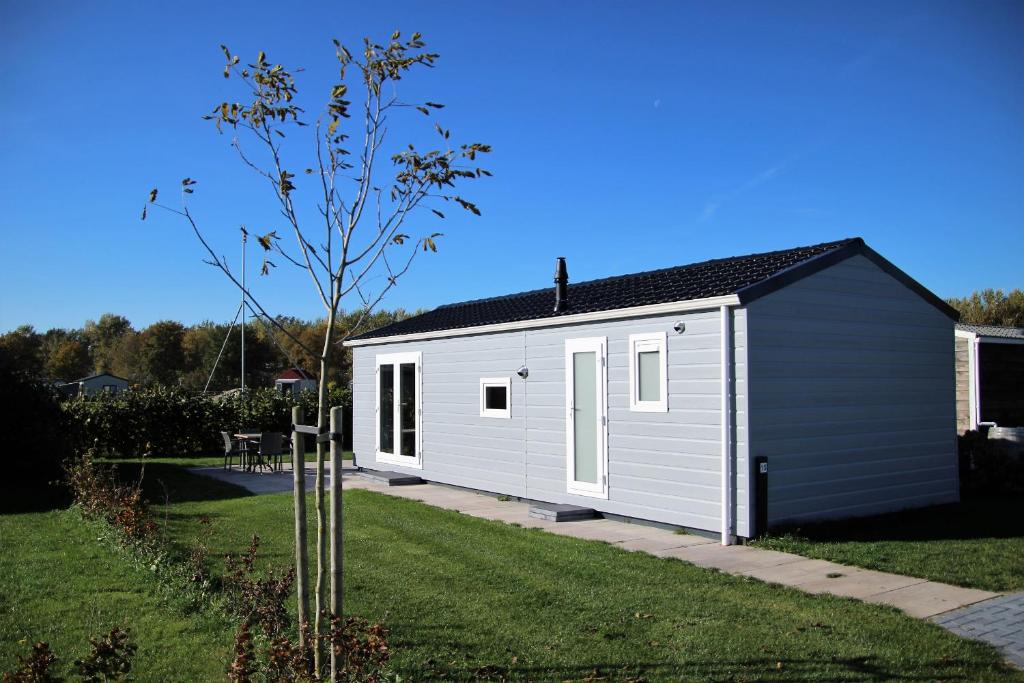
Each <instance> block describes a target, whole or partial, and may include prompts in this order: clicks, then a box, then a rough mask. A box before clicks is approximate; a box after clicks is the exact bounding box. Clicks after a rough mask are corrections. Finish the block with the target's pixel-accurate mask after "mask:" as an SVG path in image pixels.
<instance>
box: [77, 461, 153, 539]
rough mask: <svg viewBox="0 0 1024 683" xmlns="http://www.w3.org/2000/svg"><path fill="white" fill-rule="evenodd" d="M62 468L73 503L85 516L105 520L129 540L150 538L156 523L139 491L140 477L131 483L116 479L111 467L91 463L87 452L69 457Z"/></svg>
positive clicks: (140, 490) (140, 485)
mask: <svg viewBox="0 0 1024 683" xmlns="http://www.w3.org/2000/svg"><path fill="white" fill-rule="evenodd" d="M65 472H66V476H67V483H68V486H69V488H70V489H71V494H72V497H73V498H74V501H75V504H76V505H78V507H79V509H80V510H81V511H82V514H83V515H84V516H85V517H87V518H90V519H102V520H104V521H106V522H107V523H108V524H110V525H111V526H113V527H114V528H115V529H117V530H118V531H119V532H120V533H121V534H122V536H123V537H124V539H125V540H127V541H129V542H141V541H146V540H149V539H152V537H153V536H154V534H155V532H156V529H157V527H156V523H155V522H153V520H152V519H151V518H150V515H149V506H148V505H147V503H146V500H145V498H144V497H143V495H142V484H141V477H140V479H139V481H136V482H133V483H131V484H123V483H120V482H119V481H118V480H117V475H116V473H115V471H114V468H113V467H110V466H104V465H99V464H97V463H95V462H94V461H93V456H92V454H91V453H88V452H87V453H86V454H85V455H83V456H82V457H81V458H78V459H76V460H72V461H69V462H68V463H67V465H66V467H65ZM143 472H145V469H144V468H143Z"/></svg>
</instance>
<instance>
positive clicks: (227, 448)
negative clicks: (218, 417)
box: [220, 432, 245, 469]
mask: <svg viewBox="0 0 1024 683" xmlns="http://www.w3.org/2000/svg"><path fill="white" fill-rule="evenodd" d="M220 436H221V438H222V439H224V469H229V468H230V467H231V460H232V459H233V458H235V457H237V458H238V466H239V467H243V466H244V465H245V448H244V445H243V444H241V443H239V442H238V441H235V440H234V439H232V438H231V434H229V433H228V432H221V433H220Z"/></svg>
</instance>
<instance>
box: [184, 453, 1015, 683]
mask: <svg viewBox="0 0 1024 683" xmlns="http://www.w3.org/2000/svg"><path fill="white" fill-rule="evenodd" d="M193 471H194V472H196V473H197V474H204V475H207V476H210V477H213V478H215V479H220V480H222V481H227V482H231V483H233V484H238V485H239V486H243V487H245V488H247V489H248V490H250V491H252V492H253V493H279V492H284V491H291V490H292V473H291V471H290V466H289V467H288V468H287V470H286V471H284V472H277V473H273V474H256V473H248V472H238V471H230V472H225V471H224V470H223V469H221V468H219V467H204V468H193ZM328 476H329V474H328ZM343 481H344V487H345V488H358V489H366V490H370V491H376V492H378V493H383V494H386V495H390V496H397V497H400V498H409V499H412V500H417V501H420V502H423V503H425V504H427V505H433V506H435V507H440V508H446V509H449V510H456V511H458V512H460V513H463V514H466V515H470V516H472V517H481V518H483V519H490V520H495V521H500V522H506V523H515V524H518V525H520V526H523V527H528V528H538V529H543V530H545V531H548V532H550V533H553V534H558V535H562V536H573V537H575V538H585V539H590V540H595V541H604V542H606V543H611V544H612V545H617V546H619V547H620V548H622V549H624V550H630V551H636V552H645V553H649V554H651V555H655V556H658V557H673V558H676V559H679V560H683V561H686V562H690V563H692V564H695V565H698V566H701V567H708V568H713V569H718V570H720V571H723V572H725V573H728V574H736V575H740V576H750V577H753V578H756V579H760V580H762V581H766V582H769V583H777V584H782V585H784V586H790V587H792V588H797V589H799V590H802V591H805V592H808V593H829V594H832V595H839V596H844V597H850V598H856V599H858V600H863V601H864V602H872V603H877V604H881V605H890V606H892V607H896V608H898V609H900V610H902V611H903V612H905V613H906V614H908V615H910V616H912V617H917V618H920V619H931V620H932V621H934V622H935V623H936V624H939V625H941V626H943V627H945V628H947V629H949V630H950V631H952V632H953V633H956V634H957V635H961V636H964V637H967V638H973V639H977V640H983V641H985V642H988V643H991V644H992V645H995V646H996V647H998V648H1000V650H1001V651H1002V652H1003V653H1004V654H1005V655H1006V657H1007V659H1008V660H1009V661H1010V662H1012V663H1014V664H1016V665H1017V666H1022V667H1024V593H1018V594H1015V595H1007V596H1001V595H1000V594H999V593H991V592H989V591H982V590H976V589H973V588H962V587H960V586H951V585H949V584H944V583H938V582H936V581H928V580H925V579H920V578H914V577H910V576H901V575H899V574H889V573H886V572H878V571H872V570H870V569H860V568H857V567H850V566H846V565H841V564H836V563H834V562H828V561H826V560H811V559H808V558H806V557H802V556H800V555H792V554H790V553H782V552H778V551H775V550H765V549H762V548H754V547H751V546H743V545H734V546H723V545H721V544H720V543H719V542H718V541H717V540H716V539H712V538H706V537H704V536H697V535H693V534H684V535H680V534H677V533H675V532H673V531H670V530H667V529H660V528H655V527H651V526H646V525H643V524H630V523H628V522H619V521H612V520H609V519H590V520H586V521H576V522H552V521H548V520H543V519H537V518H534V517H531V516H530V514H529V505H528V504H527V503H523V502H519V501H512V500H509V501H503V500H500V499H498V498H495V497H494V496H489V495H486V494H482V493H475V492H473V491H468V490H464V489H458V488H453V487H449V486H443V485H437V484H421V485H416V486H391V487H389V486H386V485H384V484H380V483H377V482H374V481H370V480H368V479H366V478H364V477H361V476H359V475H358V474H357V473H356V471H355V470H354V469H351V468H350V467H346V468H345V470H344V474H343ZM313 482H314V478H313V474H312V468H311V465H309V464H307V466H306V486H307V488H312V486H313Z"/></svg>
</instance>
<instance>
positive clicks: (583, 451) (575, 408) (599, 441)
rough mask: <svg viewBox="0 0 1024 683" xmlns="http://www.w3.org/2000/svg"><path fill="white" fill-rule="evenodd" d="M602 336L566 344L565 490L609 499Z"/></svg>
mask: <svg viewBox="0 0 1024 683" xmlns="http://www.w3.org/2000/svg"><path fill="white" fill-rule="evenodd" d="M606 348H607V341H606V339H605V338H604V337H591V338H588V339H569V340H567V341H566V342H565V399H566V430H565V434H566V479H567V481H566V490H567V491H568V492H569V493H575V494H579V495H584V496H594V497H599V498H606V497H607V496H608V477H607V473H608V464H607V463H608V449H607V424H608V420H607V417H608V414H607V406H608V390H607V386H608V380H607V373H606V369H605V365H606V358H607V354H606Z"/></svg>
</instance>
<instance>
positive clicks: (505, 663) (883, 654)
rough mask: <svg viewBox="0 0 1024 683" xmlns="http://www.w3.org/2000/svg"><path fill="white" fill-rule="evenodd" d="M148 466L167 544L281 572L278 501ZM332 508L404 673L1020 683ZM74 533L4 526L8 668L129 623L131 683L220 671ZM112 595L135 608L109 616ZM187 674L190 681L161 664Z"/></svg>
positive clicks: (381, 505)
mask: <svg viewBox="0 0 1024 683" xmlns="http://www.w3.org/2000/svg"><path fill="white" fill-rule="evenodd" d="M159 469H160V471H157V470H156V468H151V469H149V470H148V474H147V478H149V477H150V476H152V477H153V478H154V479H155V478H158V477H159V478H160V479H161V481H162V484H160V485H151V486H150V488H151V490H153V489H159V490H161V491H162V490H168V491H171V492H172V493H174V496H172V498H173V499H175V500H181V501H182V502H177V503H172V504H170V505H167V506H160V507H158V508H157V512H158V514H159V515H160V516H161V518H162V519H165V520H166V525H167V532H168V533H169V536H170V538H172V539H174V540H175V541H176V542H178V543H182V544H185V543H189V542H191V541H192V540H193V539H194V538H196V537H197V536H198V535H199V534H200V533H201V530H202V528H203V527H204V525H203V524H201V523H200V519H202V518H204V517H209V518H210V519H211V520H212V525H211V529H212V537H211V538H210V539H209V543H210V545H211V547H212V548H213V555H214V556H218V557H220V556H222V555H223V554H224V553H226V552H231V551H240V550H241V549H243V548H244V547H245V545H246V544H247V542H248V539H249V537H250V535H251V534H252V533H254V532H255V533H258V534H259V535H260V536H261V538H262V540H263V551H262V560H261V562H262V563H263V564H264V566H276V565H284V564H287V563H289V562H290V560H291V548H292V544H293V540H292V535H291V519H292V516H291V515H292V512H291V501H290V496H289V495H288V494H280V495H269V496H248V495H244V492H243V491H241V490H239V489H237V488H235V487H231V486H227V487H225V486H223V485H221V484H219V483H217V482H211V481H209V480H198V479H197V478H196V477H194V476H192V475H190V474H189V473H187V472H185V471H183V470H182V469H181V468H178V467H174V466H171V465H162V466H161V467H160V468H159ZM310 513H311V517H312V510H310ZM344 515H345V539H346V546H345V576H346V583H345V596H346V611H348V612H351V613H356V614H360V615H362V616H365V617H368V618H370V619H379V620H383V621H384V622H385V623H386V624H387V626H388V627H389V628H390V629H391V631H392V635H391V645H392V648H393V650H394V660H393V663H394V666H395V668H396V670H397V672H398V673H400V674H401V675H402V676H403V678H404V679H405V680H417V681H420V680H476V679H481V678H491V679H493V680H501V679H517V680H534V681H545V680H553V681H564V680H585V679H587V680H594V678H597V677H604V678H601V680H622V681H625V680H647V681H656V680H672V681H676V680H737V681H739V680H747V681H752V680H766V681H768V680H778V681H821V680H855V681H877V680H906V681H909V680H914V681H918V680H933V679H938V680H977V681H982V680H996V679H999V680H1005V681H1024V674H1022V673H1021V672H1017V671H1010V670H1007V669H1004V668H1003V667H1002V665H1001V664H999V657H998V655H997V653H996V652H995V651H994V650H993V649H991V648H990V647H988V646H986V645H983V644H980V643H975V642H971V641H967V640H962V639H959V638H956V637H955V636H953V635H951V634H949V633H947V632H945V631H943V630H942V629H940V628H939V627H937V626H935V625H933V624H930V623H928V622H924V621H919V620H915V619H911V618H909V617H906V616H904V615H902V614H901V613H899V612H897V611H896V610H893V609H889V608H885V607H880V606H874V605H867V604H864V603H859V602H856V601H852V600H845V599H840V598H833V597H829V596H810V595H805V594H802V593H799V592H797V591H794V590H791V589H787V588H782V587H779V586H769V585H767V584H763V583H760V582H758V581H754V580H751V579H742V578H737V577H732V576H727V575H724V574H719V573H717V572H714V571H709V570H704V569H699V568H697V567H694V566H692V565H688V564H686V563H683V562H679V561H675V560H668V559H659V558H655V557H652V556H649V555H645V554H642V553H628V552H625V551H622V550H619V549H617V548H614V547H612V546H610V545H607V544H602V543H596V542H590V541H583V540H578V539H572V538H566V537H562V536H554V535H551V534H546V533H544V532H541V531H538V530H527V529H521V528H516V527H514V526H509V525H504V524H500V523H496V522H489V521H486V520H480V519H476V518H472V517H468V516H465V515H460V514H458V513H456V512H452V511H447V510H440V509H436V508H430V507H427V506H424V505H422V504H420V503H416V502H413V501H408V500H404V499H398V498H391V497H388V496H384V495H380V494H375V493H371V492H368V491H360V490H352V491H348V492H346V494H345V501H344ZM311 528H313V527H311ZM86 530H87V527H86V526H85V525H83V524H82V523H81V522H79V521H78V520H77V519H75V517H74V513H68V512H49V513H42V514H38V513H37V514H27V515H12V516H5V517H0V546H2V547H3V548H4V552H3V553H2V559H0V569H2V571H3V572H4V576H5V577H12V578H10V579H8V580H7V581H5V582H4V583H3V589H4V590H5V591H6V595H8V596H18V599H17V600H13V599H11V598H10V597H7V598H5V599H4V602H3V610H2V613H0V636H2V642H0V667H8V666H9V664H10V662H11V661H12V660H13V655H14V651H20V650H21V646H17V645H16V641H17V640H19V639H21V638H22V637H24V635H27V634H31V637H33V638H43V639H50V640H51V642H52V643H53V644H54V646H55V648H57V650H58V652H62V651H67V650H74V649H75V643H78V642H80V641H83V638H84V634H85V633H87V632H95V631H98V630H102V629H104V628H109V626H108V624H111V625H112V624H113V623H126V624H127V625H129V626H131V627H133V629H134V630H135V631H136V632H137V633H140V634H141V633H142V632H143V631H145V632H146V635H145V639H146V642H147V643H151V642H161V643H162V644H163V647H162V649H161V648H156V649H148V647H149V646H147V649H146V652H147V653H151V654H152V657H151V659H152V660H153V661H151V662H150V663H149V664H148V665H147V666H148V667H150V668H148V669H146V671H145V672H144V671H143V670H142V669H141V668H140V672H139V680H141V681H146V680H207V679H208V678H209V677H213V678H216V676H213V675H212V674H213V673H217V672H220V671H221V670H222V669H223V666H224V664H225V661H226V654H225V647H226V644H227V643H229V642H230V633H227V632H222V631H218V630H217V629H216V628H214V627H213V624H212V623H210V618H209V617H202V615H200V616H199V617H198V618H197V619H196V620H192V619H186V618H185V617H184V616H183V615H180V614H177V613H175V612H174V610H173V608H171V607H169V606H162V605H161V604H160V602H159V600H154V599H153V598H152V596H150V595H149V593H148V592H147V590H146V586H147V582H146V577H145V576H144V575H139V574H137V573H136V572H135V571H134V570H128V569H125V566H126V564H127V561H126V560H125V558H124V557H123V556H121V555H119V554H118V553H116V552H115V551H111V550H108V549H106V548H105V547H103V546H101V545H99V544H97V543H95V541H92V540H91V539H90V538H89V534H88V533H87V531H86ZM311 541H312V539H311ZM310 557H311V559H312V558H313V557H314V556H313V552H312V550H311V552H310ZM54 566H56V567H57V569H56V570H54V571H51V568H52V567H54ZM124 592H128V593H129V595H130V596H131V597H132V602H131V605H130V606H128V605H127V604H126V605H124V606H123V607H122V608H120V609H115V608H113V607H111V606H110V605H111V604H118V605H120V604H121V603H120V602H116V603H115V602H114V601H115V600H116V601H120V600H122V599H125V598H124V597H123V596H122V593H124ZM90 601H91V602H92V603H94V604H95V605H97V606H96V607H85V606H84V605H86V604H88V603H89V602H90ZM92 610H100V612H99V614H94V613H93V612H92ZM194 622H196V623H194ZM150 629H154V631H153V633H155V634H157V635H156V636H151V635H150V633H149V630H150ZM168 631H174V632H175V633H178V632H180V633H181V634H182V635H181V637H178V636H177V635H168ZM207 645H208V646H207ZM80 650H81V646H78V651H80ZM76 654H77V652H76ZM140 656H141V655H140ZM179 665H180V666H187V673H188V675H186V674H185V673H184V670H183V673H181V674H179V673H177V672H175V673H173V674H170V673H168V672H170V671H173V670H174V667H175V666H179ZM197 672H198V673H197ZM202 672H209V673H202ZM595 672H596V673H597V676H596V677H594V678H590V677H592V676H594V674H595ZM155 674H162V677H160V676H155Z"/></svg>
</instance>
